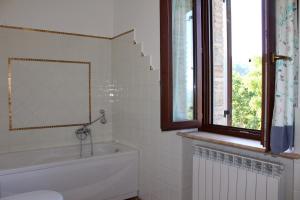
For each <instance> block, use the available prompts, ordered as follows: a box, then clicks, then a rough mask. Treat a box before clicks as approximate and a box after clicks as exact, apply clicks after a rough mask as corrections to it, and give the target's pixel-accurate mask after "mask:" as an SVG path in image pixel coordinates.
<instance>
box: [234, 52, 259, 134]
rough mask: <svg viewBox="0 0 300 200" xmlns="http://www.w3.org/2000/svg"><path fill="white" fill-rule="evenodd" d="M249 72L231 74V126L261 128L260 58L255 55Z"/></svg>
mask: <svg viewBox="0 0 300 200" xmlns="http://www.w3.org/2000/svg"><path fill="white" fill-rule="evenodd" d="M253 61H254V65H252V68H253V69H251V70H250V72H249V73H247V74H246V75H243V76H242V75H240V74H239V73H237V72H233V74H232V126H234V127H240V128H247V129H255V130H260V129H261V106H262V59H261V58H260V57H256V58H255V59H254V60H253Z"/></svg>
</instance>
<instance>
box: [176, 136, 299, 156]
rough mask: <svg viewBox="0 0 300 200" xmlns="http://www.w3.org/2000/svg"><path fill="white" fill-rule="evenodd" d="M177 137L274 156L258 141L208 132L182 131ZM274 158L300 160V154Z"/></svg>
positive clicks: (286, 154) (283, 154) (284, 154)
mask: <svg viewBox="0 0 300 200" xmlns="http://www.w3.org/2000/svg"><path fill="white" fill-rule="evenodd" d="M177 135H179V136H182V137H184V138H189V139H192V140H198V141H204V142H209V143H213V144H219V145H224V146H229V147H235V148H239V149H243V150H248V151H253V152H257V153H264V154H269V155H273V154H271V153H269V152H267V153H266V150H265V148H264V147H263V146H262V145H261V144H260V142H259V141H257V140H250V139H244V138H237V137H232V136H227V135H220V134H215V133H208V132H198V131H180V132H178V133H177ZM273 156H279V157H283V158H288V159H300V154H297V153H282V154H279V155H273Z"/></svg>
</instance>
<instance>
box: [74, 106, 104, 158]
mask: <svg viewBox="0 0 300 200" xmlns="http://www.w3.org/2000/svg"><path fill="white" fill-rule="evenodd" d="M99 112H100V116H99V117H98V118H97V119H95V120H94V121H92V122H90V123H88V124H85V125H83V126H82V127H81V128H79V129H77V130H76V131H75V134H76V137H77V138H78V139H79V141H80V158H81V157H82V141H84V140H86V139H87V137H88V136H89V137H90V145H91V156H93V155H94V146H93V137H92V131H91V129H90V128H89V126H91V125H92V124H94V123H95V122H97V121H99V120H100V123H101V124H106V123H107V120H106V117H105V110H103V109H101V110H100V111H99Z"/></svg>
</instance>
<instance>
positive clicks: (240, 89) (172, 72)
mask: <svg viewBox="0 0 300 200" xmlns="http://www.w3.org/2000/svg"><path fill="white" fill-rule="evenodd" d="M272 4H273V3H272V2H270V1H267V0H248V1H240V0H161V80H162V83H161V127H162V130H176V129H184V128H199V129H200V130H204V131H211V132H217V133H221V134H229V135H234V136H239V137H245V138H252V139H257V140H260V139H261V140H262V141H263V142H264V143H265V142H266V141H267V139H268V137H267V134H266V133H268V132H269V127H270V125H271V123H270V121H271V120H270V119H271V117H272V116H271V115H272V112H271V111H272V108H273V103H272V102H273V98H274V97H273V95H272V94H273V93H274V91H273V90H274V73H275V72H274V68H272V66H273V63H272V62H271V55H272V53H273V52H274V50H275V47H274V44H275V42H274V38H275V37H274V32H275V31H274V29H275V27H274V26H273V25H272V24H273V21H275V19H274V5H272ZM266 102H269V103H266Z"/></svg>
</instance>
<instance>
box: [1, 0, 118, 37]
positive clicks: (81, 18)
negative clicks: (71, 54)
mask: <svg viewBox="0 0 300 200" xmlns="http://www.w3.org/2000/svg"><path fill="white" fill-rule="evenodd" d="M113 17H114V16H113V0H84V1H82V0H26V1H20V0H0V24H4V25H13V26H23V27H30V28H39V29H50V30H58V31H62V32H74V33H82V34H91V35H101V36H112V35H113Z"/></svg>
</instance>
